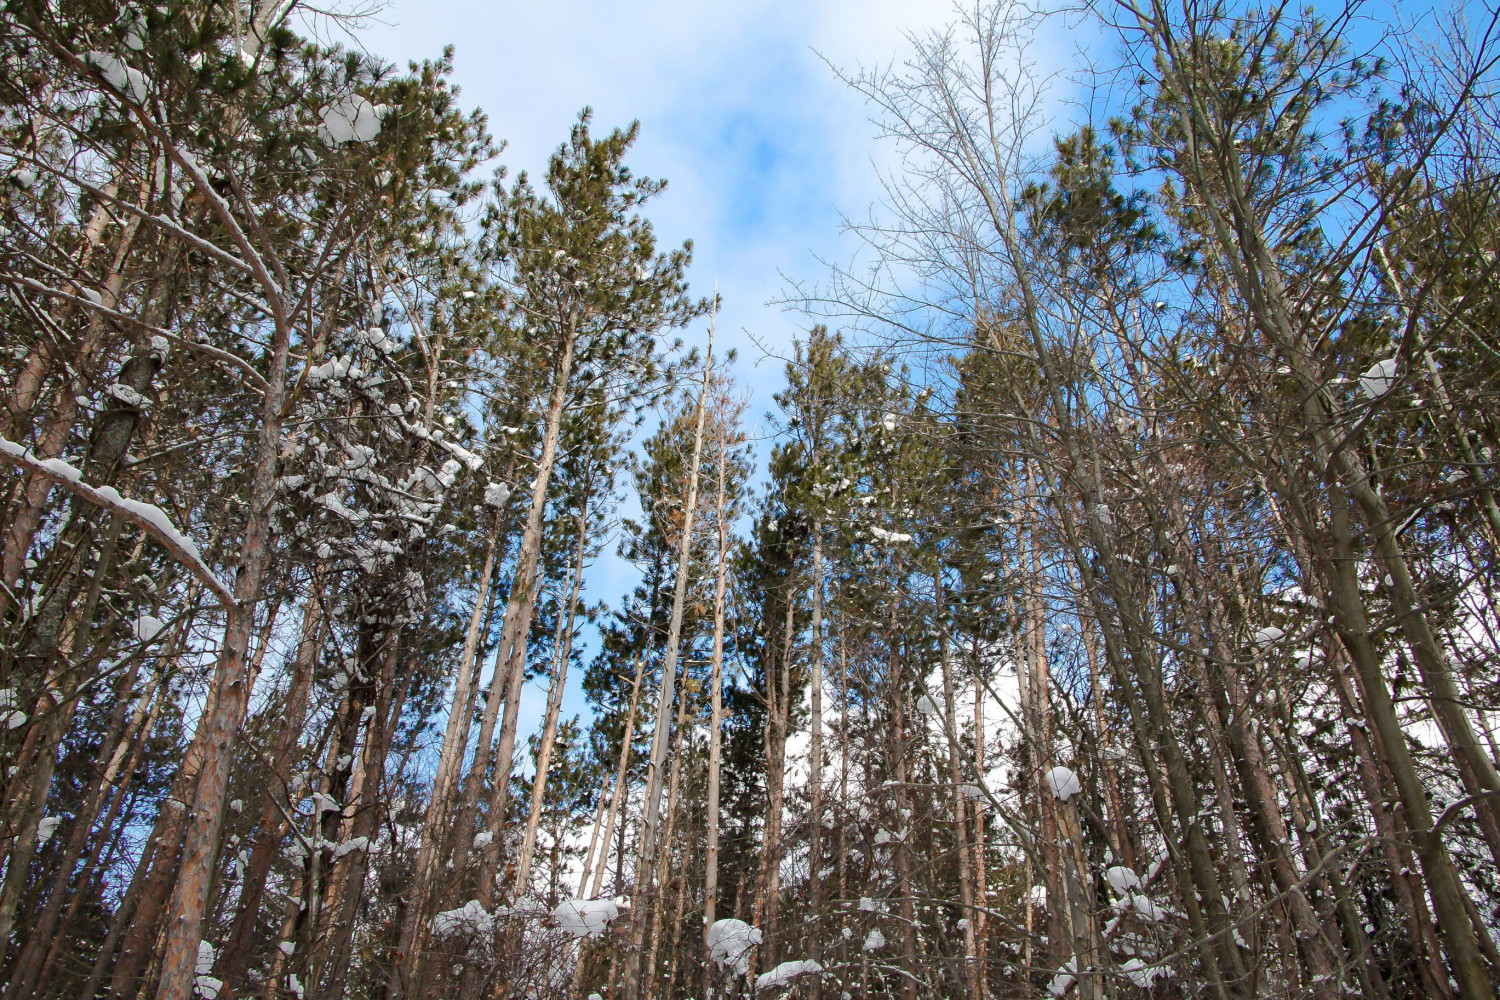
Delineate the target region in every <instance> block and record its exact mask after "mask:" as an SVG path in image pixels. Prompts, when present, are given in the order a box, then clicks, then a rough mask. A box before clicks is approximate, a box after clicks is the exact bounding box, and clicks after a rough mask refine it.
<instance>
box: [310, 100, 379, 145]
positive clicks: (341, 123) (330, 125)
mask: <svg viewBox="0 0 1500 1000" xmlns="http://www.w3.org/2000/svg"><path fill="white" fill-rule="evenodd" d="M322 117H323V124H322V125H320V126H319V127H318V135H319V137H321V138H322V139H323V141H325V142H327V143H328V144H329V145H334V144H337V143H341V142H371V141H373V140H374V139H375V137H376V136H377V135H379V134H380V115H379V114H377V113H376V111H375V105H373V104H371V103H370V102H369V101H367V100H365V99H364V98H363V97H360V96H359V95H358V94H350V95H349V96H348V97H345V98H344V99H343V100H340V101H335V102H334V103H332V104H330V105H328V107H326V108H324V109H323V116H322Z"/></svg>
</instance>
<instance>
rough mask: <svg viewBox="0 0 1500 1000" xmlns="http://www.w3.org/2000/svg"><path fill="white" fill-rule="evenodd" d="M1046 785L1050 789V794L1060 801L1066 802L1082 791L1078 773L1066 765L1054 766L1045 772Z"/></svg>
mask: <svg viewBox="0 0 1500 1000" xmlns="http://www.w3.org/2000/svg"><path fill="white" fill-rule="evenodd" d="M1047 787H1048V788H1050V789H1052V794H1053V795H1055V796H1057V798H1058V801H1060V802H1066V801H1068V800H1069V799H1071V798H1072V797H1073V796H1075V795H1077V794H1078V793H1079V792H1081V791H1083V785H1082V784H1080V783H1079V781H1078V775H1076V774H1074V773H1073V772H1072V771H1070V770H1068V769H1067V768H1066V767H1054V768H1053V769H1052V770H1050V771H1048V772H1047Z"/></svg>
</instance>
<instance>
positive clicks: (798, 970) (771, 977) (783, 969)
mask: <svg viewBox="0 0 1500 1000" xmlns="http://www.w3.org/2000/svg"><path fill="white" fill-rule="evenodd" d="M822 971H823V967H822V966H821V965H819V964H818V963H817V962H814V961H812V960H811V959H804V960H802V961H798V962H782V963H781V964H780V965H778V966H776V968H774V969H772V970H771V971H770V972H766V973H762V974H761V975H760V976H759V977H757V978H756V980H755V988H756V990H771V989H775V988H776V987H778V986H785V985H786V984H787V983H790V982H791V981H792V980H793V979H796V978H797V977H798V976H802V975H807V974H809V973H813V972H822Z"/></svg>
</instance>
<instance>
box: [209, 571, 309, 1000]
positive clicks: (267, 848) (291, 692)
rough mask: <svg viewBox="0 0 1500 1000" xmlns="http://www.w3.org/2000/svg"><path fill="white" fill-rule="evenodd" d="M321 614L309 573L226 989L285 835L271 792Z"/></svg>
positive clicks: (300, 714)
mask: <svg viewBox="0 0 1500 1000" xmlns="http://www.w3.org/2000/svg"><path fill="white" fill-rule="evenodd" d="M326 628H327V626H326V623H325V620H324V616H323V583H322V575H321V574H320V573H317V572H314V574H313V576H312V578H311V580H310V581H309V583H308V592H307V596H306V597H305V598H304V599H303V608H302V634H301V637H300V638H299V639H298V642H297V653H296V656H295V657H294V658H293V660H292V676H291V679H290V680H289V682H288V683H287V692H286V696H285V698H284V699H283V701H282V716H281V726H280V727H279V729H278V731H277V734H276V742H275V745H274V747H273V749H272V751H271V776H272V780H271V781H270V782H268V783H267V785H266V787H265V789H264V790H263V791H262V792H261V802H260V811H259V815H258V816H257V817H256V824H255V831H256V832H255V835H254V846H253V847H252V848H251V851H250V859H249V863H248V864H247V865H246V866H245V873H244V877H243V879H242V880H241V883H240V899H239V909H238V910H237V911H236V913H235V916H234V922H233V923H232V924H231V925H230V929H229V934H228V936H227V937H226V938H225V940H224V945H223V947H222V948H221V949H220V951H219V958H218V962H217V963H216V966H215V970H214V972H215V975H216V976H217V977H218V978H219V979H222V980H223V981H224V982H225V983H228V984H229V985H230V986H231V987H235V986H237V984H238V983H239V982H240V981H241V979H243V977H244V973H245V965H246V962H247V961H248V960H249V957H250V945H251V942H252V940H253V938H254V934H255V925H256V921H257V920H258V919H259V917H260V907H261V899H262V897H263V896H264V894H265V888H266V880H267V878H269V876H270V873H271V865H272V863H273V862H274V861H275V859H276V856H277V848H278V847H279V846H280V843H281V839H282V837H283V836H285V831H286V821H285V819H283V816H282V811H281V809H280V808H278V805H277V802H276V799H275V798H274V796H275V795H276V788H277V786H278V785H280V786H282V787H285V786H286V784H287V782H288V780H289V777H290V775H289V772H290V770H291V766H292V763H293V761H294V759H295V757H296V753H297V745H298V742H299V741H300V740H301V739H302V727H303V723H304V722H305V721H306V719H307V702H308V694H309V693H310V692H311V690H312V679H313V673H314V668H315V667H316V666H317V656H318V650H319V649H321V648H322V645H323V637H324V634H325V631H326Z"/></svg>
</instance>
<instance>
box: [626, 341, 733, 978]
mask: <svg viewBox="0 0 1500 1000" xmlns="http://www.w3.org/2000/svg"><path fill="white" fill-rule="evenodd" d="M713 354H714V324H713V322H710V323H709V326H708V349H707V351H706V353H705V355H704V360H703V381H702V384H701V385H700V386H699V389H698V403H697V407H696V415H695V426H694V430H693V454H692V460H691V461H692V464H691V465H690V466H689V467H688V483H687V496H686V497H685V498H684V501H683V508H682V540H681V542H680V543H679V545H678V553H677V580H676V589H675V590H674V592H673V594H672V616H671V619H670V620H669V622H668V625H667V643H666V646H665V647H664V649H663V655H662V668H661V670H662V672H661V692H660V694H659V695H658V697H657V703H656V731H655V732H654V733H653V734H652V737H651V762H650V765H649V769H648V771H647V772H646V802H645V815H644V817H643V819H642V825H641V847H640V852H639V854H640V858H639V861H638V863H637V866H636V872H637V876H638V878H640V877H645V878H647V879H649V878H650V877H651V874H650V873H651V872H652V871H654V870H655V858H656V843H655V841H656V827H657V822H658V815H659V813H660V811H661V792H662V785H661V769H662V765H663V764H664V763H665V761H666V754H667V741H668V739H669V737H670V735H671V733H670V730H671V725H670V718H671V712H672V705H673V703H674V702H675V701H676V697H675V688H676V684H677V658H678V654H679V651H680V646H681V641H682V614H683V608H684V606H685V605H686V603H687V588H688V577H689V576H690V575H691V574H692V567H693V521H694V519H695V516H696V514H697V512H698V470H699V466H700V465H701V464H702V462H703V421H704V416H705V414H706V413H707V403H708V400H707V396H708V381H709V376H710V375H711V374H712V372H713ZM643 888H644V893H643V892H642V889H643ZM636 898H637V901H638V904H639V905H638V906H637V907H636V908H635V909H633V910H632V912H631V931H632V934H633V940H634V947H632V948H631V949H630V951H629V952H628V953H627V954H626V956H625V969H624V977H623V981H622V983H621V991H622V995H623V996H624V997H625V1000H639V996H640V961H641V954H640V948H641V945H642V944H643V943H644V941H643V935H644V934H645V933H646V929H647V927H648V926H649V924H648V923H647V914H646V911H647V910H649V909H651V901H652V900H654V898H655V897H654V894H653V891H652V887H651V886H650V885H649V884H648V885H646V886H644V887H642V886H637V897H636Z"/></svg>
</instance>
